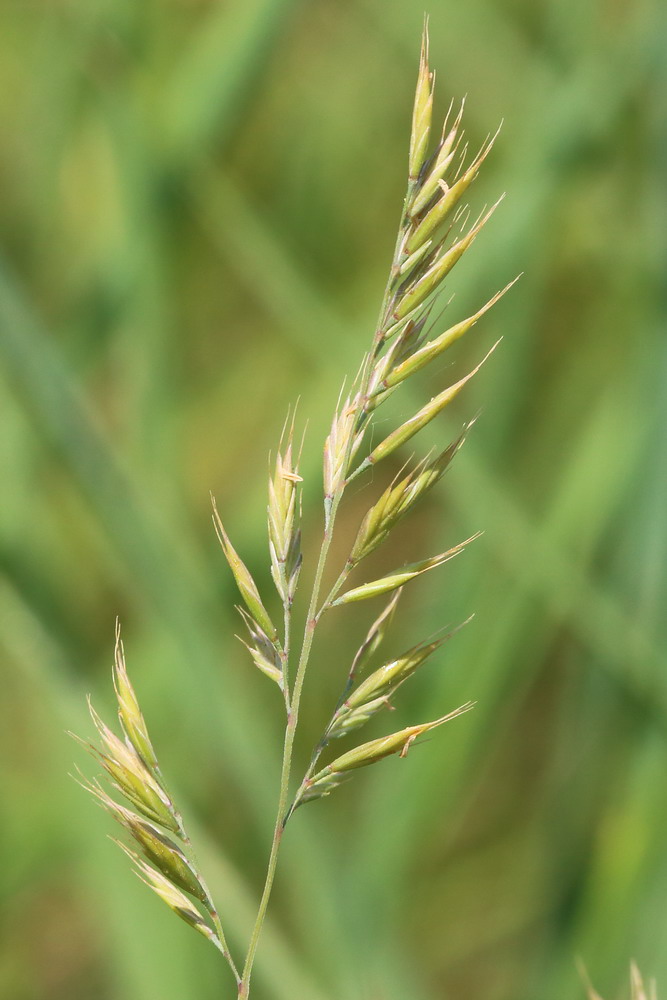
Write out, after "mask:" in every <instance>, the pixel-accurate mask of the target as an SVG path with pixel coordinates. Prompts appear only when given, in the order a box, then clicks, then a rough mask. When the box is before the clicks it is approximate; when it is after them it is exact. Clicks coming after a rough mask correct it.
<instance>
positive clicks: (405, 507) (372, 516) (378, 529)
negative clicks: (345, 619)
mask: <svg viewBox="0 0 667 1000" xmlns="http://www.w3.org/2000/svg"><path fill="white" fill-rule="evenodd" d="M467 430H468V428H466V430H465V431H464V432H463V434H461V435H460V437H458V438H457V439H456V441H454V442H453V443H452V444H451V445H450V446H449V447H448V448H446V449H445V450H444V451H443V452H442V453H441V454H440V455H438V457H437V458H435V459H433V460H432V461H430V462H429V461H424V462H423V463H421V464H420V465H419V466H417V468H416V469H414V470H413V471H412V472H410V473H408V475H407V476H404V477H403V478H402V479H401V480H399V481H398V482H394V483H392V484H391V485H390V486H388V487H387V489H386V490H385V491H384V493H383V494H382V496H381V497H380V499H379V500H378V501H377V502H376V503H375V504H374V505H373V506H372V507H371V509H370V510H369V511H368V513H367V514H366V516H365V517H364V519H363V521H362V522H361V525H360V527H359V531H358V532H357V537H356V539H355V541H354V545H353V546H352V551H351V553H350V556H349V559H348V563H349V565H350V566H356V564H357V563H359V562H361V560H362V559H364V558H365V557H366V556H367V555H370V553H371V552H374V551H375V549H377V547H378V546H379V545H381V544H382V542H383V541H384V540H385V538H386V537H387V535H388V534H389V533H390V531H391V530H392V528H393V527H395V525H396V524H398V522H399V521H400V520H401V518H403V517H405V515H406V514H408V513H409V512H410V511H411V510H412V508H413V507H414V506H415V504H416V503H417V502H418V501H419V500H420V499H421V498H422V497H423V496H424V495H425V494H426V493H428V491H429V490H431V489H433V487H434V486H435V485H436V483H438V482H439V481H440V479H441V478H442V476H443V475H444V474H445V472H446V470H447V468H448V466H449V464H450V462H451V461H452V459H453V458H454V455H455V454H456V452H457V451H458V450H459V448H460V447H461V445H462V444H463V441H464V440H465V435H466V433H467Z"/></svg>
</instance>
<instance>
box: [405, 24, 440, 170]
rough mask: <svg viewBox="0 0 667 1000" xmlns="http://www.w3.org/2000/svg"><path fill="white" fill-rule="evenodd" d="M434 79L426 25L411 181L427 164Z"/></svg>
mask: <svg viewBox="0 0 667 1000" xmlns="http://www.w3.org/2000/svg"><path fill="white" fill-rule="evenodd" d="M433 78H434V74H433V73H432V72H431V70H429V68H428V27H427V24H426V23H424V32H423V34H422V50H421V58H420V60H419V75H418V77H417V90H416V93H415V103H414V108H413V111H412V131H411V134H410V159H409V171H410V179H411V180H416V179H417V177H418V176H419V173H420V171H421V169H422V167H423V165H424V163H425V162H426V154H427V151H428V140H429V136H430V134H431V118H432V115H433Z"/></svg>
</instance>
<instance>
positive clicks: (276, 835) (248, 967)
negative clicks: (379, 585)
mask: <svg viewBox="0 0 667 1000" xmlns="http://www.w3.org/2000/svg"><path fill="white" fill-rule="evenodd" d="M341 497H342V489H341V490H339V491H338V492H337V493H336V495H335V496H334V497H333V500H332V504H331V511H330V515H329V518H328V519H327V525H326V528H325V532H324V538H323V539H322V547H321V549H320V555H319V559H318V561H317V569H316V570H315V579H314V581H313V591H312V594H311V598H310V605H309V608H308V618H307V622H306V628H305V631H304V637H303V645H302V647H301V655H300V657H299V665H298V667H297V672H296V677H295V679H294V691H293V693H292V699H291V704H290V711H289V714H288V716H287V727H286V729H285V743H284V748H283V764H282V771H281V775H280V795H279V799H278V813H277V816H276V825H275V828H274V831H273V841H272V844H271V853H270V855H269V862H268V866H267V871H266V881H265V883H264V891H263V892H262V898H261V900H260V904H259V909H258V911H257V918H256V920H255V925H254V927H253V931H252V936H251V938H250V944H249V946H248V953H247V955H246V960H245V964H244V966H243V975H242V977H241V982H240V984H239V993H238V995H239V1000H241V998H243V1000H245V998H246V997H247V996H248V995H249V992H250V976H251V973H252V967H253V964H254V961H255V953H256V951H257V945H258V943H259V937H260V934H261V931H262V926H263V924H264V918H265V917H266V911H267V908H268V905H269V899H270V898H271V890H272V889H273V882H274V879H275V875H276V866H277V864H278V852H279V850H280V843H281V840H282V835H283V829H284V819H285V813H286V811H287V804H288V798H289V780H290V774H291V769H292V751H293V749H294V737H295V735H296V727H297V723H298V721H299V705H300V702H301V692H302V690H303V682H304V678H305V676H306V669H307V667H308V661H309V659H310V651H311V648H312V645H313V636H314V634H315V628H316V627H317V619H316V617H315V615H316V612H317V603H318V600H319V596H320V590H321V587H322V577H323V575H324V568H325V566H326V561H327V557H328V555H329V548H330V546H331V540H332V538H333V528H334V522H335V520H336V512H337V510H338V505H339V503H340V500H341Z"/></svg>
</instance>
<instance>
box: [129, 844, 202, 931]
mask: <svg viewBox="0 0 667 1000" xmlns="http://www.w3.org/2000/svg"><path fill="white" fill-rule="evenodd" d="M112 840H113V841H114V843H115V844H118V846H119V847H120V848H121V850H123V851H125V853H126V854H127V856H128V858H130V860H131V861H132V862H133V863H134V864H135V866H136V869H135V870H136V873H137V875H138V876H139V878H140V879H141V881H142V882H143V883H144V884H145V885H147V886H148V887H149V889H152V890H153V892H154V893H155V894H156V895H157V896H158V897H159V898H160V899H161V900H162V901H163V902H164V903H166V904H167V906H168V907H169V909H170V910H172V911H173V912H174V913H175V914H176V915H177V916H178V917H180V918H181V920H184V921H185V922H186V924H189V926H190V927H193V928H194V929H195V930H196V931H198V932H199V933H200V934H203V936H204V937H205V938H206V939H207V941H210V942H211V943H212V944H214V945H216V947H218V948H220V941H219V940H218V937H217V935H216V933H215V931H214V930H213V929H212V928H211V927H210V926H209V924H208V923H207V922H206V921H205V920H204V918H203V917H202V915H201V913H200V912H199V910H198V909H197V908H196V906H195V905H194V903H193V902H192V900H191V899H190V898H189V897H188V896H186V895H185V893H184V892H182V891H181V890H180V889H177V888H176V886H175V885H174V884H173V883H172V882H171V881H170V879H168V878H166V877H165V876H164V875H162V874H161V873H160V872H157V871H155V869H154V868H151V867H150V865H147V864H146V862H145V861H143V860H142V859H141V858H140V857H139V855H138V854H135V852H134V851H132V850H130V848H129V847H127V845H126V844H123V843H122V841H120V840H116V839H115V837H112Z"/></svg>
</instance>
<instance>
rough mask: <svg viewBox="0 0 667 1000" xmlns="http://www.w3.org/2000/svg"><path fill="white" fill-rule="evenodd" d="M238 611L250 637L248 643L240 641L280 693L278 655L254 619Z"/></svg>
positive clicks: (280, 667) (281, 682) (282, 687)
mask: <svg viewBox="0 0 667 1000" xmlns="http://www.w3.org/2000/svg"><path fill="white" fill-rule="evenodd" d="M238 611H239V614H240V615H241V617H242V618H243V621H244V622H245V625H246V628H247V629H248V632H249V635H250V642H246V641H245V640H244V639H241V642H242V643H243V645H244V646H245V648H246V649H247V650H248V652H249V653H250V656H251V657H252V661H253V663H254V664H255V666H256V667H257V668H258V669H259V670H261V671H262V673H263V674H266V676H267V677H270V678H271V680H272V681H275V682H276V684H277V685H278V687H279V688H280V689H281V691H282V690H283V689H284V676H283V663H282V660H281V657H280V653H279V652H278V650H277V649H276V647H275V644H274V643H272V642H271V641H270V640H269V637H268V636H267V635H266V633H265V632H263V631H262V629H261V628H260V627H259V625H258V624H257V622H256V621H255V620H254V618H252V617H251V616H250V615H249V614H248V613H247V612H246V611H244V610H243V608H238ZM239 638H240V636H239Z"/></svg>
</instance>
